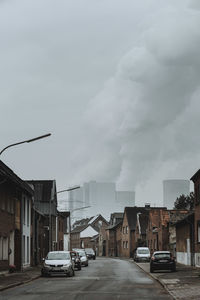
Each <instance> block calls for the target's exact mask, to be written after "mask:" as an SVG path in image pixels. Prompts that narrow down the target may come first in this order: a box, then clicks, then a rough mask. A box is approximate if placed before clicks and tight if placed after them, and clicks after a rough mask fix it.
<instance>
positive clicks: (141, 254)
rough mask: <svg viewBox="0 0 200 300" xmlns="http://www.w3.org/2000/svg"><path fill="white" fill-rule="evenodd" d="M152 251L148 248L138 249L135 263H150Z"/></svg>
mask: <svg viewBox="0 0 200 300" xmlns="http://www.w3.org/2000/svg"><path fill="white" fill-rule="evenodd" d="M150 257H151V255H150V251H149V248H148V247H138V248H137V249H136V251H135V254H134V260H135V261H138V262H139V261H150Z"/></svg>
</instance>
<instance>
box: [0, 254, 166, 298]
mask: <svg viewBox="0 0 200 300" xmlns="http://www.w3.org/2000/svg"><path fill="white" fill-rule="evenodd" d="M0 299H1V300H18V299H19V300H43V299H48V300H55V299H56V300H116V299H120V300H133V299H134V300H136V299H140V300H142V299H148V300H151V299H156V300H159V299H171V297H170V296H169V295H168V294H167V292H166V291H165V290H164V288H163V287H162V286H161V285H160V284H159V283H157V282H156V281H154V280H153V279H152V278H150V277H149V276H148V275H147V274H146V273H144V272H143V271H142V270H141V269H139V268H138V267H137V266H136V265H135V264H134V263H133V262H132V261H129V260H122V259H116V258H113V259H112V258H97V259H96V260H92V261H89V267H83V268H82V270H81V271H76V272H75V277H72V278H69V277H68V278H67V277H62V276H59V277H56V276H55V277H50V278H49V277H47V278H46V277H45V278H43V277H41V278H39V279H37V280H35V281H32V282H30V283H28V284H25V285H23V286H19V287H15V288H12V289H9V290H6V291H3V292H0Z"/></svg>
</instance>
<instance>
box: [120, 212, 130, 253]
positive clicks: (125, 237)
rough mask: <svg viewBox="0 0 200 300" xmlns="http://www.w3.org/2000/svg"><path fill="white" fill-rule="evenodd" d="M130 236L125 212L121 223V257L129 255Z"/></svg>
mask: <svg viewBox="0 0 200 300" xmlns="http://www.w3.org/2000/svg"><path fill="white" fill-rule="evenodd" d="M126 228H128V232H127V231H126ZM131 237H132V235H131V234H130V228H129V226H128V220H127V216H126V213H125V214H124V219H123V223H122V251H121V253H122V256H123V257H130V252H131V247H132V243H131Z"/></svg>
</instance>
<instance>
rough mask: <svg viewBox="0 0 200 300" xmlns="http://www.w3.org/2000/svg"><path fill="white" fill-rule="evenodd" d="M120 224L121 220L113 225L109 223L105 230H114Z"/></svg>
mask: <svg viewBox="0 0 200 300" xmlns="http://www.w3.org/2000/svg"><path fill="white" fill-rule="evenodd" d="M121 224H122V221H119V222H118V223H117V224H115V225H110V226H108V227H106V230H115V229H116V228H117V227H118V226H120V225H121Z"/></svg>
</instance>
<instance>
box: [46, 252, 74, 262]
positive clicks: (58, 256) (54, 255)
mask: <svg viewBox="0 0 200 300" xmlns="http://www.w3.org/2000/svg"><path fill="white" fill-rule="evenodd" d="M46 259H48V260H68V259H70V254H69V253H58V252H50V253H48V255H47V258H46Z"/></svg>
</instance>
